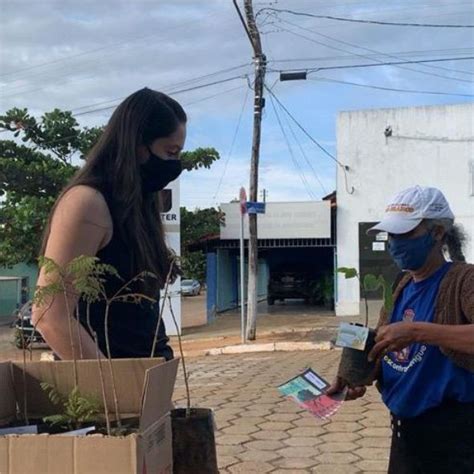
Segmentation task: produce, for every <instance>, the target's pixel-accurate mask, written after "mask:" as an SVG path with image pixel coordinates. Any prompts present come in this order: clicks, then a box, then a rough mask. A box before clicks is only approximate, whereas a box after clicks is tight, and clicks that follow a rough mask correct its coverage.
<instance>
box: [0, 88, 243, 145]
mask: <svg viewBox="0 0 474 474" xmlns="http://www.w3.org/2000/svg"><path fill="white" fill-rule="evenodd" d="M243 87H245V86H238V87H233V88H232V89H226V90H224V91H221V92H218V93H217V94H212V95H209V96H206V97H202V98H201V99H198V100H194V101H192V102H185V103H184V104H183V107H189V106H190V105H194V104H197V103H199V102H204V101H206V100H210V99H214V98H215V97H218V96H220V95H223V94H227V93H229V92H233V91H236V90H238V89H242V88H243ZM73 116H74V115H73ZM74 117H75V116H74ZM15 131H16V130H8V129H2V130H0V133H6V132H11V133H15ZM76 137H77V135H69V136H67V137H62V138H59V139H58V140H55V142H54V145H59V144H61V143H62V142H67V141H68V140H71V139H73V138H76ZM22 146H25V145H22Z"/></svg>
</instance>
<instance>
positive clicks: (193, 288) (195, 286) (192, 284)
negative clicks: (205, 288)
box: [181, 280, 201, 296]
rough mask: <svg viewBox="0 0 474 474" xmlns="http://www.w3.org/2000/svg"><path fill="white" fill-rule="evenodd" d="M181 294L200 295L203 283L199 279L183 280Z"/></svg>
mask: <svg viewBox="0 0 474 474" xmlns="http://www.w3.org/2000/svg"><path fill="white" fill-rule="evenodd" d="M181 294H182V295H183V296H197V295H200V294H201V284H200V283H199V282H198V281H197V280H181Z"/></svg>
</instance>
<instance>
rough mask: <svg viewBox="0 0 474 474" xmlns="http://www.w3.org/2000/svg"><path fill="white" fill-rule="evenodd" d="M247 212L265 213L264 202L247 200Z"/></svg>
mask: <svg viewBox="0 0 474 474" xmlns="http://www.w3.org/2000/svg"><path fill="white" fill-rule="evenodd" d="M247 213H248V214H265V203H264V202H252V201H247Z"/></svg>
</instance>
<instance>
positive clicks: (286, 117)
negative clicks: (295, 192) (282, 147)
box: [285, 114, 328, 194]
mask: <svg viewBox="0 0 474 474" xmlns="http://www.w3.org/2000/svg"><path fill="white" fill-rule="evenodd" d="M285 119H286V123H287V125H288V128H289V129H290V132H291V134H292V135H293V139H294V141H295V142H296V144H297V145H298V148H299V149H300V152H301V154H302V155H303V158H304V159H305V161H306V163H307V164H308V166H309V168H310V169H311V171H312V172H313V174H314V177H315V178H316V180H317V182H318V183H319V185H320V186H321V189H322V190H323V193H324V194H328V192H327V190H326V188H325V187H324V184H323V182H322V181H321V179H320V177H319V175H318V173H317V172H316V170H315V169H314V167H313V164H312V163H311V160H310V159H309V158H308V156H307V155H306V153H305V151H304V148H303V145H302V144H301V143H300V141H299V140H298V138H297V136H296V133H295V131H294V130H293V127H292V126H291V123H290V121H289V119H288V116H287V115H286V114H285Z"/></svg>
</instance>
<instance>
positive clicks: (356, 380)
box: [337, 329, 377, 387]
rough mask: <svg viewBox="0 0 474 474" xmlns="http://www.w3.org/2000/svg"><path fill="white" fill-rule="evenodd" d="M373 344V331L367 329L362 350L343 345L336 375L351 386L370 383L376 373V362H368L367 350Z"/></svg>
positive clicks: (369, 349) (368, 350) (370, 348)
mask: <svg viewBox="0 0 474 474" xmlns="http://www.w3.org/2000/svg"><path fill="white" fill-rule="evenodd" d="M374 345H375V331H374V330H373V329H369V335H368V336H367V343H366V345H365V349H364V350H363V351H360V350H357V349H352V348H349V347H344V349H343V350H342V356H341V361H340V362H339V369H338V372H337V375H338V376H339V377H340V378H341V379H343V380H344V381H346V382H347V383H348V384H349V385H350V386H352V387H358V386H362V385H372V383H373V381H374V378H375V374H376V370H377V369H376V362H375V361H373V362H369V359H368V355H369V352H370V351H371V350H372V348H373V347H374Z"/></svg>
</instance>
